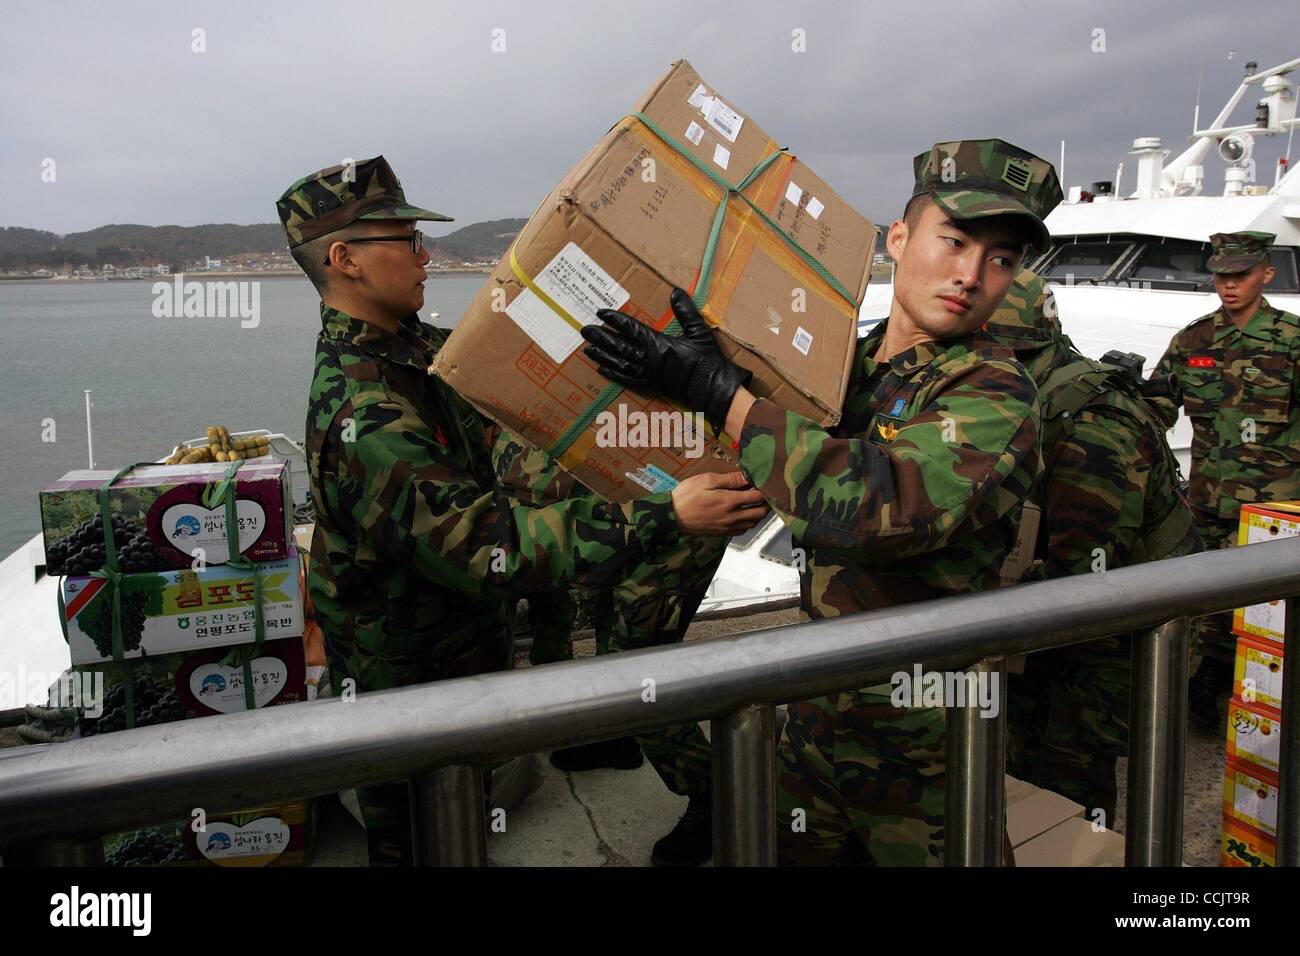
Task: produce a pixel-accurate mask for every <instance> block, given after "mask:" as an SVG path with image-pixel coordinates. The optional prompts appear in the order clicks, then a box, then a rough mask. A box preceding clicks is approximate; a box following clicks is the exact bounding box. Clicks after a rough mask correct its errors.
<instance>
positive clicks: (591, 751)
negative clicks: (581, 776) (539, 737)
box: [551, 737, 645, 773]
mask: <svg viewBox="0 0 1300 956" xmlns="http://www.w3.org/2000/svg"><path fill="white" fill-rule="evenodd" d="M644 761H645V757H643V756H642V755H641V745H640V744H638V743H637V742H636V738H635V737H615V738H614V739H613V740H600V741H597V742H596V743H594V744H579V745H578V746H576V747H565V748H563V749H561V750H556V751H554V752H553V753H552V754H551V766H552V767H554V768H555V769H556V770H563V771H565V772H566V773H578V772H581V771H583V770H635V769H636V768H637V767H639V766H641V764H642V763H643V762H644Z"/></svg>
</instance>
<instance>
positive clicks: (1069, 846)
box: [1016, 817, 1124, 866]
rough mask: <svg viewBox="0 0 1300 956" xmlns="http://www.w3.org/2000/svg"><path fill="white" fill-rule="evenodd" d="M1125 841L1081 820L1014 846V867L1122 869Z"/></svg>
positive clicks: (1074, 820)
mask: <svg viewBox="0 0 1300 956" xmlns="http://www.w3.org/2000/svg"><path fill="white" fill-rule="evenodd" d="M1123 865H1124V838H1123V837H1122V836H1120V835H1119V834H1118V833H1116V832H1114V831H1113V830H1098V829H1096V828H1094V827H1093V825H1092V824H1091V823H1089V822H1088V821H1087V820H1084V819H1082V818H1080V817H1072V818H1071V819H1069V820H1066V821H1065V822H1064V823H1061V824H1058V825H1057V826H1054V827H1052V829H1050V830H1048V831H1047V832H1046V833H1044V834H1042V835H1040V836H1037V837H1035V838H1034V839H1032V840H1030V841H1029V842H1028V843H1024V844H1021V845H1020V846H1018V847H1016V866H1123Z"/></svg>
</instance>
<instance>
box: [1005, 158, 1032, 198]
mask: <svg viewBox="0 0 1300 956" xmlns="http://www.w3.org/2000/svg"><path fill="white" fill-rule="evenodd" d="M1033 178H1034V170H1033V168H1032V167H1031V166H1030V165H1029V164H1028V163H1027V162H1025V161H1024V160H1023V159H1017V158H1016V157H1014V156H1009V157H1007V163H1006V165H1005V166H1004V167H1003V168H1002V181H1003V182H1004V183H1007V184H1008V185H1010V186H1014V187H1016V189H1019V190H1020V191H1021V192H1029V183H1030V182H1031V181H1032V180H1033Z"/></svg>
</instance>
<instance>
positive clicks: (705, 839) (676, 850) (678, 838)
mask: <svg viewBox="0 0 1300 956" xmlns="http://www.w3.org/2000/svg"><path fill="white" fill-rule="evenodd" d="M711 856H713V794H712V792H711V791H708V790H706V791H704V792H703V793H695V794H692V795H691V802H690V804H689V805H688V806H687V807H686V812H685V813H684V814H682V818H681V819H680V820H678V821H677V826H675V827H673V829H672V832H671V833H669V834H668V835H667V836H664V837H660V838H659V839H658V840H657V841H656V842H655V845H654V849H653V850H652V851H651V853H650V862H651V863H653V864H654V865H655V866H699V865H700V864H701V863H704V862H705V861H707V860H708V859H709V857H711Z"/></svg>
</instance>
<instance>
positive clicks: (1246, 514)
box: [1222, 502, 1300, 866]
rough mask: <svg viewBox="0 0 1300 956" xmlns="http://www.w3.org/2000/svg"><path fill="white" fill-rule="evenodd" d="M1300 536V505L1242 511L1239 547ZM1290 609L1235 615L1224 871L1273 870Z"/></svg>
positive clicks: (1260, 607)
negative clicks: (1285, 644) (1232, 868)
mask: <svg viewBox="0 0 1300 956" xmlns="http://www.w3.org/2000/svg"><path fill="white" fill-rule="evenodd" d="M1297 534H1300V502H1272V503H1269V504H1267V505H1245V506H1244V507H1243V508H1242V509H1241V524H1240V529H1239V532H1238V538H1237V544H1238V546H1245V545H1248V544H1257V543H1259V542H1261V541H1271V540H1274V539H1276V538H1279V537H1288V536H1291V535H1297ZM1285 620H1286V602H1285V601H1269V602H1265V603H1263V604H1256V605H1253V606H1251V607H1245V608H1238V609H1237V610H1236V611H1235V612H1234V613H1233V631H1234V633H1236V635H1237V657H1236V665H1235V677H1234V680H1233V687H1232V699H1231V700H1230V701H1229V702H1228V745H1227V754H1228V757H1227V764H1226V769H1225V773H1224V783H1223V842H1222V863H1223V865H1224V866H1273V865H1274V861H1275V859H1276V852H1277V793H1278V761H1279V755H1280V752H1281V742H1282V734H1281V726H1282V713H1281V709H1280V708H1281V706H1282V659H1283V653H1282V651H1283V640H1284V629H1285Z"/></svg>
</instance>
